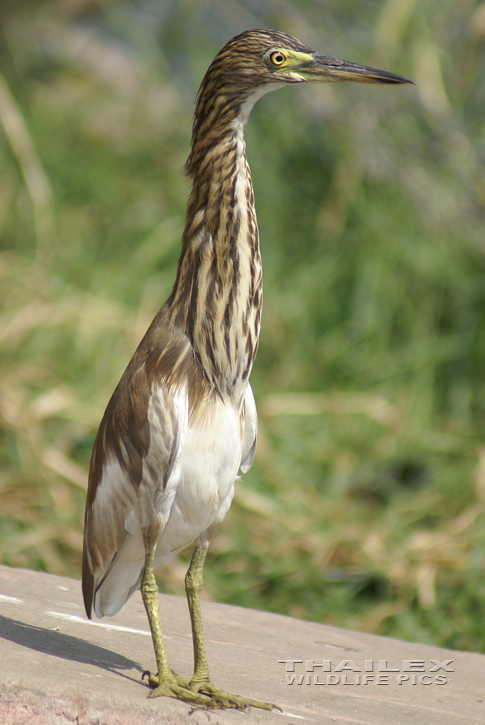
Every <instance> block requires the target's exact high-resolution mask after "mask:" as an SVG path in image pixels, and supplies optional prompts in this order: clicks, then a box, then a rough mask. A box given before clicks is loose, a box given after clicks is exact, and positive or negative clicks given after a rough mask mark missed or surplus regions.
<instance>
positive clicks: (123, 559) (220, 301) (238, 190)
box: [83, 30, 410, 709]
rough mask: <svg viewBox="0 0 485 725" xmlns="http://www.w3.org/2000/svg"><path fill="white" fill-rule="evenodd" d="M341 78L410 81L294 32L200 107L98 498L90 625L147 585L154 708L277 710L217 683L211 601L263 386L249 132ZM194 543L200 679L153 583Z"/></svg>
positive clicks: (215, 73) (100, 464)
mask: <svg viewBox="0 0 485 725" xmlns="http://www.w3.org/2000/svg"><path fill="white" fill-rule="evenodd" d="M339 80H343V81H356V82H361V83H393V84H399V83H408V82H410V81H407V80H406V79H405V78H402V77H400V76H396V75H393V74H391V73H387V72H386V71H380V70H376V69H373V68H367V67H365V66H359V65H356V64H353V63H348V62H346V61H340V60H336V59H334V58H329V57H327V56H323V55H320V54H318V53H315V52H314V51H312V50H311V49H310V48H308V47H306V46H304V45H302V44H301V43H300V42H299V41H298V40H296V39H295V38H291V37H289V36H287V35H285V34H283V33H279V32H276V31H272V30H250V31H247V32H245V33H242V34H241V35H238V36H236V37H235V38H233V39H232V40H230V41H229V42H228V43H227V44H226V45H225V46H224V48H223V49H222V50H221V51H220V53H219V54H218V55H217V56H216V58H215V59H214V61H213V63H212V64H211V66H210V68H209V70H208V71H207V73H206V75H205V77H204V79H203V81H202V84H201V87H200V90H199V93H198V96H197V101H196V111H195V120H194V126H193V133H192V147H191V152H190V156H189V158H188V161H187V174H188V176H189V177H190V178H191V180H192V193H191V195H190V199H189V202H188V207H187V218H186V224H185V229H184V232H183V235H182V251H181V255H180V260H179V264H178V269H177V276H176V280H175V284H174V288H173V291H172V294H171V295H170V297H169V299H168V300H167V302H166V303H165V305H164V306H163V307H162V309H161V310H160V312H159V313H158V315H157V316H156V317H155V319H154V321H153V322H152V324H151V325H150V328H149V329H148V331H147V333H146V334H145V336H144V338H143V340H142V341H141V343H140V345H139V347H138V349H137V350H136V352H135V354H134V356H133V358H132V360H131V361H130V363H129V365H128V367H127V368H126V370H125V372H124V374H123V376H122V378H121V380H120V382H119V384H118V386H117V388H116V390H115V392H114V393H113V396H112V398H111V400H110V401H109V403H108V407H107V408H106V412H105V414H104V416H103V419H102V421H101V424H100V427H99V430H98V434H97V436H96V440H95V444H94V450H93V454H92V458H91V466H90V473H89V487H88V496H87V501H86V516H85V529H84V551H83V595H84V602H85V607H86V613H87V615H88V617H91V616H92V613H93V609H94V612H95V613H96V615H97V616H98V617H102V616H104V615H105V614H107V615H114V614H116V612H117V611H119V609H120V608H121V607H122V606H123V604H124V603H125V602H126V600H127V599H128V598H129V597H130V596H131V594H133V592H134V591H135V590H136V589H137V587H138V586H139V585H140V583H141V590H142V597H143V601H144V604H145V608H146V610H147V616H148V620H149V624H150V629H151V632H152V638H153V644H154V650H155V657H156V662H157V675H156V676H152V675H151V676H150V677H149V684H150V686H151V687H152V688H153V692H152V695H154V696H157V695H166V696H169V697H176V698H179V699H181V700H184V701H186V702H190V703H193V704H197V705H204V706H206V707H237V708H243V709H244V708H246V707H248V706H251V705H252V706H255V707H260V708H265V709H271V708H272V705H270V704H269V703H263V702H258V701H254V700H250V699H247V698H242V697H240V696H238V695H229V694H228V693H226V692H224V691H223V690H221V689H220V688H218V687H215V686H214V685H213V684H212V683H211V681H210V677H209V668H208V664H207V658H206V654H205V645H204V639H203V633H202V624H201V616H200V603H199V594H200V589H201V586H202V569H203V564H204V559H205V554H206V551H207V548H208V545H209V542H210V540H211V537H212V536H213V534H214V532H215V531H216V529H217V527H218V526H219V524H220V523H221V521H222V519H223V518H224V516H225V514H226V513H227V511H228V509H229V506H230V504H231V501H232V497H233V494H234V484H235V481H236V478H237V473H238V470H239V469H240V470H241V471H242V472H243V473H245V472H246V471H247V470H249V468H250V467H251V464H252V461H253V458H254V451H255V447H256V432H257V414H256V407H255V403H254V398H253V394H252V391H251V387H250V386H249V383H248V380H249V375H250V372H251V368H252V366H253V362H254V358H255V355H256V351H257V348H258V341H259V334H260V326H261V305H262V269H261V257H260V252H259V236H258V227H257V221H256V213H255V209H254V196H253V188H252V184H251V175H250V171H249V166H248V163H247V160H246V154H245V141H244V132H245V128H246V123H247V119H248V117H249V113H250V111H251V108H252V106H253V105H254V103H255V102H256V100H258V98H260V97H261V96H262V95H264V94H265V93H267V92H268V91H271V90H274V89H277V88H280V87H282V86H284V85H288V84H292V83H302V82H310V81H320V82H332V81H339ZM193 541H196V547H195V551H194V556H193V558H192V562H191V565H190V567H189V570H188V572H187V576H186V591H187V598H188V603H189V609H190V614H191V621H192V634H193V642H194V659H195V666H194V675H193V677H192V679H191V680H190V681H189V682H187V681H185V680H182V678H180V677H178V676H177V675H175V674H174V673H173V672H172V671H171V670H170V668H169V666H168V662H167V657H166V653H165V648H164V644H163V638H162V632H161V625H160V617H159V613H158V590H157V587H156V582H155V578H154V573H153V571H154V567H157V566H162V565H163V564H165V563H167V562H168V561H169V560H170V559H171V558H172V556H174V555H175V554H176V553H177V552H179V551H181V550H182V549H184V548H186V547H187V546H189V545H190V544H191V543H192V542H193Z"/></svg>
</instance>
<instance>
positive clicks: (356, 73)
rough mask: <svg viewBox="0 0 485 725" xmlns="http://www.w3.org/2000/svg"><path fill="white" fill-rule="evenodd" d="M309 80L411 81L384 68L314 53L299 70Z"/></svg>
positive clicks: (330, 81)
mask: <svg viewBox="0 0 485 725" xmlns="http://www.w3.org/2000/svg"><path fill="white" fill-rule="evenodd" d="M298 72H299V73H301V74H302V75H304V76H305V78H306V79H307V80H309V81H323V82H327V83H335V82H339V81H340V82H342V81H348V82H352V83H391V84H398V83H412V84H413V85H414V81H410V80H409V79H408V78H404V77H403V76H398V75H396V74H395V73H389V72H388V71H386V70H379V69H378V68H371V67H370V66H366V65H359V64H358V63H351V62H350V61H347V60H339V59H338V58H330V57H329V56H327V55H321V54H320V53H314V55H313V57H312V60H310V61H308V62H307V63H304V64H303V65H302V66H301V67H300V69H299V71H298Z"/></svg>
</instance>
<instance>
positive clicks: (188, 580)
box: [185, 570, 203, 592]
mask: <svg viewBox="0 0 485 725" xmlns="http://www.w3.org/2000/svg"><path fill="white" fill-rule="evenodd" d="M202 584H203V581H202V574H201V573H200V572H197V573H196V574H194V572H191V571H190V570H189V571H188V572H187V574H186V575H185V590H186V591H188V592H200V590H201V589H202Z"/></svg>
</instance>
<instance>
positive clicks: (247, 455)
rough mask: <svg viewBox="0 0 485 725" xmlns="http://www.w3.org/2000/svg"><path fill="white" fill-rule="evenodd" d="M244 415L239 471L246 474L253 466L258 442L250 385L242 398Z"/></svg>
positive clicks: (254, 405)
mask: <svg viewBox="0 0 485 725" xmlns="http://www.w3.org/2000/svg"><path fill="white" fill-rule="evenodd" d="M244 414H245V421H244V438H243V445H242V455H241V465H240V469H241V471H242V472H243V473H247V472H248V471H249V469H250V468H251V466H252V465H253V461H254V456H255V454H256V443H257V440H258V411H257V410H256V401H255V400H254V393H253V389H252V388H251V386H250V385H248V386H247V388H246V394H245V396H244Z"/></svg>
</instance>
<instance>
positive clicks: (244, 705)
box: [188, 680, 274, 710]
mask: <svg viewBox="0 0 485 725" xmlns="http://www.w3.org/2000/svg"><path fill="white" fill-rule="evenodd" d="M188 686H189V688H190V690H191V691H193V692H196V693H198V694H199V695H203V696H205V697H206V699H208V701H209V702H213V703H214V704H213V705H210V707H218V708H221V709H222V708H234V709H236V710H247V709H248V707H258V708H259V709H260V710H273V708H274V705H272V704H271V703H270V702H260V701H259V700H251V699H250V698H249V697H241V696H240V695H232V694H231V693H229V692H226V691H225V690H222V689H221V688H220V687H216V686H215V685H213V684H212V682H211V681H210V680H204V681H202V682H194V681H193V680H191V681H190V682H189V684H188Z"/></svg>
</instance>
